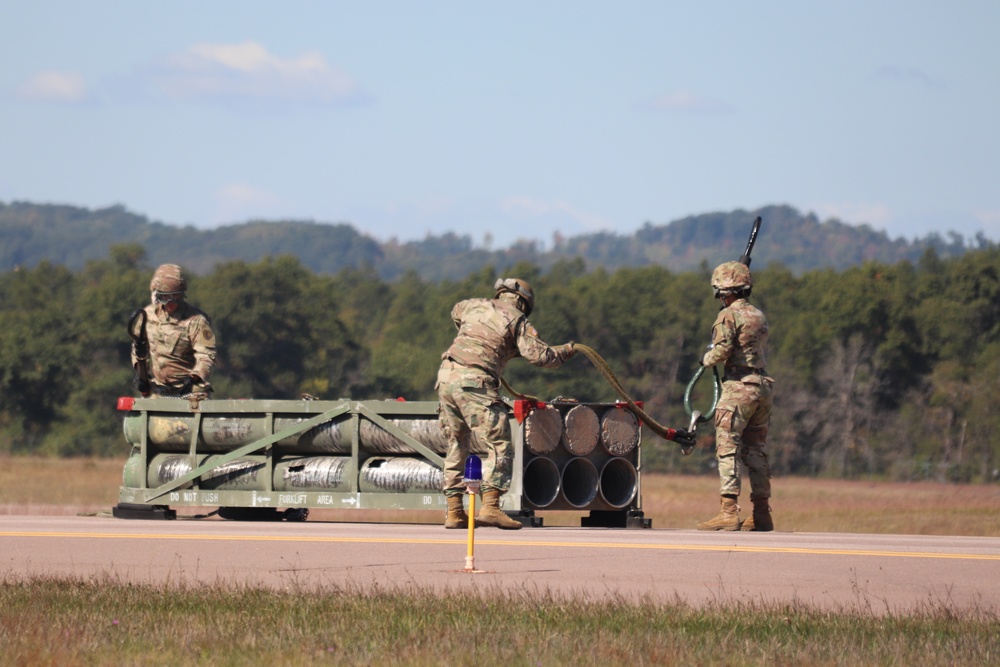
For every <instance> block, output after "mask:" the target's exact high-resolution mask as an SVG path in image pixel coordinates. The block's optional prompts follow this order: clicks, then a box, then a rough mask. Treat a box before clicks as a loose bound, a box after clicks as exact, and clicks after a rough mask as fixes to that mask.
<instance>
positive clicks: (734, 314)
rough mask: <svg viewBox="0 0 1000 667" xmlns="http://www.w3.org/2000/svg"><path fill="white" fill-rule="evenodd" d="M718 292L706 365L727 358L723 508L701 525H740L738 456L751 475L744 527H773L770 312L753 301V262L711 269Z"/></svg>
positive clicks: (718, 431)
mask: <svg viewBox="0 0 1000 667" xmlns="http://www.w3.org/2000/svg"><path fill="white" fill-rule="evenodd" d="M712 287H713V288H714V290H715V297H716V298H717V299H721V300H722V304H723V308H722V310H721V311H720V312H719V316H718V317H717V318H716V320H715V324H714V326H713V327H712V345H711V347H710V349H709V350H708V352H706V353H705V355H704V357H703V358H702V360H701V363H702V365H703V366H715V365H716V364H719V363H721V362H725V375H724V378H723V383H722V396H721V397H720V398H719V403H718V405H717V406H716V408H715V447H716V460H717V461H718V464H719V480H720V482H721V495H722V509H721V511H720V512H719V514H718V515H717V516H715V517H714V518H712V519H709V520H708V521H704V522H702V523H699V524H698V529H699V530H740V528H741V523H740V519H739V509H740V508H739V505H737V503H736V501H737V499H738V498H739V495H740V471H739V467H738V463H737V460H736V457H737V456H739V459H740V461H742V462H743V464H744V465H745V466H746V468H747V471H748V474H749V477H750V501H751V502H752V503H753V515H752V518H751V519H747V520H746V521H744V522H742V529H743V530H757V531H767V530H774V523H773V521H772V519H771V507H770V498H771V469H770V466H769V465H768V462H767V454H766V453H765V452H764V446H765V444H766V443H767V429H768V425H769V423H770V420H771V404H772V385H773V384H774V380H773V379H772V378H771V377H770V376H769V375H768V374H767V371H766V370H765V369H764V366H765V354H766V351H767V335H768V325H767V318H765V317H764V313H762V312H761V311H760V310H759V309H757V308H755V307H754V306H752V305H750V302H749V301H747V298H748V297H749V296H750V291H751V288H752V287H753V282H752V280H751V277H750V268H749V267H748V266H746V265H745V264H741V263H740V262H727V263H725V264H722V265H720V266H719V267H717V268H716V269H715V271H714V272H713V273H712Z"/></svg>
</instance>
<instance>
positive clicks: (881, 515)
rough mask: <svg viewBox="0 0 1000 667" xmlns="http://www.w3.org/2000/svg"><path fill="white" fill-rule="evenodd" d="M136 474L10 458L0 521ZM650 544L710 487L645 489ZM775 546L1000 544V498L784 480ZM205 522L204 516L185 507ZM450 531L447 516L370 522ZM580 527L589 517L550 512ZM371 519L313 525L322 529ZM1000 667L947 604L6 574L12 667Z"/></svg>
mask: <svg viewBox="0 0 1000 667" xmlns="http://www.w3.org/2000/svg"><path fill="white" fill-rule="evenodd" d="M123 464H124V461H123V460H90V459H87V460H79V459H38V458H18V457H6V458H2V459H0V514H7V515H11V514H18V515H24V514H79V513H94V512H100V511H106V510H108V509H109V508H110V507H112V506H113V505H114V504H115V503H116V502H117V494H118V486H119V485H120V483H121V472H122V466H123ZM642 482H643V488H642V494H643V509H644V511H645V513H646V516H647V517H649V518H651V519H652V521H653V526H654V528H668V529H669V528H685V529H689V528H692V527H693V525H694V524H695V523H696V522H697V521H699V520H701V519H703V518H707V517H708V516H711V515H712V514H713V513H714V512H715V511H716V508H717V503H718V500H717V496H716V493H717V489H716V480H715V479H714V478H713V477H710V476H706V477H680V476H664V475H646V476H644V477H643V480H642ZM774 490H775V498H774V502H773V505H774V511H775V520H776V524H777V528H778V530H782V531H810V532H811V531H836V532H870V533H897V534H906V533H909V534H925V535H988V536H998V535H1000V487H997V486H958V485H950V484H935V483H915V484H895V483H876V482H840V481H832V480H811V479H803V478H790V479H776V480H774ZM181 509H182V510H183V512H184V513H191V514H193V513H194V511H193V508H181ZM364 514H365V517H364V518H365V519H366V520H371V521H417V522H425V523H437V522H438V521H440V519H441V517H440V516H439V515H438V513H428V512H417V513H367V512H366V513H364ZM540 515H541V516H543V518H544V519H545V524H546V525H578V522H579V519H578V517H579V516H580V515H579V513H567V512H551V513H540ZM339 518H343V519H344V520H348V519H349V520H352V521H353V520H358V513H357V512H353V513H350V512H347V513H341V515H337V514H336V513H332V512H330V513H326V514H324V513H322V512H314V514H313V515H311V516H310V520H320V521H321V520H337V519H339ZM474 662H478V663H486V664H492V663H500V664H508V665H530V666H537V665H609V664H610V665H615V664H630V665H668V666H672V665H689V664H695V665H845V666H854V665H859V666H860V665H970V666H971V665H990V664H1000V619H998V618H997V616H996V614H995V613H994V612H992V611H980V610H973V611H967V610H957V609H953V608H950V607H948V606H947V603H941V604H940V605H938V606H932V605H930V604H928V606H926V607H924V608H920V609H915V610H910V611H908V612H906V613H905V614H899V615H892V614H888V615H887V614H884V613H879V614H874V613H871V612H867V611H864V610H863V609H862V610H858V609H845V610H839V611H836V610H835V611H818V610H816V609H814V608H810V607H806V606H804V605H795V604H792V605H778V604H775V605H767V604H763V603H740V602H732V601H727V602H717V603H712V604H709V605H707V606H702V607H693V606H690V605H688V604H687V603H685V602H682V601H677V602H671V603H662V602H653V601H649V602H642V603H638V604H637V603H634V602H630V601H625V600H622V601H611V602H606V601H600V602H595V601H591V600H587V599H577V600H567V599H565V598H558V599H557V598H554V597H550V596H549V595H547V594H544V593H530V594H529V593H522V592H511V591H495V590H494V591H485V592H480V593H478V594H475V595H473V594H468V593H460V592H456V593H453V594H445V595H441V594H437V595H436V594H432V593H427V592H424V591H421V590H418V589H413V590H407V589H406V588H405V587H404V588H398V587H393V586H392V585H383V586H381V587H380V586H377V585H369V586H367V587H356V588H347V589H345V588H339V587H329V588H327V589H323V590H314V589H310V590H309V591H305V590H301V591H300V590H294V588H293V589H292V590H283V591H275V590H267V589H263V588H255V587H252V586H243V585H239V584H236V585H232V584H229V585H221V584H220V585H218V586H215V587H209V588H194V587H188V586H185V585H184V584H180V585H170V586H169V587H167V586H163V587H156V586H148V585H136V584H132V583H128V582H124V581H120V580H117V579H116V578H115V577H114V575H113V574H107V575H104V576H101V577H97V578H94V579H89V580H85V581H80V580H68V579H61V578H55V577H46V576H45V575H44V574H42V575H39V576H36V577H33V578H31V579H21V578H18V577H15V576H13V575H11V574H9V573H5V572H3V571H2V570H0V664H2V665H25V666H28V665H31V666H34V665H208V664H211V665H248V664H261V665H265V664H267V665H271V664H278V665H317V664H330V665H370V664H378V665H459V664H469V663H474Z"/></svg>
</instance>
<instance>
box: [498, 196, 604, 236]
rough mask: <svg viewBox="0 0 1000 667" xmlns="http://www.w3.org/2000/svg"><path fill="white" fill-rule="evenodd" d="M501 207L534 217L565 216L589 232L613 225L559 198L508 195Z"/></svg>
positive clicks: (512, 212)
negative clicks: (539, 198)
mask: <svg viewBox="0 0 1000 667" xmlns="http://www.w3.org/2000/svg"><path fill="white" fill-rule="evenodd" d="M501 208H502V209H503V210H504V211H505V212H507V213H511V214H514V215H523V216H528V217H534V218H542V217H551V216H565V217H568V218H570V219H571V220H573V221H574V222H576V223H577V224H578V225H579V226H580V227H582V228H583V229H584V230H586V231H591V232H596V231H601V230H604V229H611V228H612V227H613V225H612V224H611V222H610V221H608V220H606V219H605V218H602V217H600V216H597V215H592V214H590V213H586V212H584V211H581V210H579V209H577V208H574V207H573V206H571V205H570V204H569V203H567V202H565V201H561V200H557V201H553V202H548V201H541V200H538V199H532V198H530V197H509V198H507V199H505V200H504V201H503V202H502V203H501Z"/></svg>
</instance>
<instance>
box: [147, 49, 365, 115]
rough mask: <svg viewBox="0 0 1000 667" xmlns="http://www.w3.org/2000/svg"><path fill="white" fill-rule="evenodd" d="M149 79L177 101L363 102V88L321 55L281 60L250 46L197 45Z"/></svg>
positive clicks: (168, 61)
mask: <svg viewBox="0 0 1000 667" xmlns="http://www.w3.org/2000/svg"><path fill="white" fill-rule="evenodd" d="M148 76H149V83H150V84H151V85H152V87H153V89H154V90H156V91H158V92H159V93H160V94H162V95H165V96H167V97H169V98H172V99H177V100H188V101H211V102H233V101H237V102H245V101H251V102H266V103H275V102H277V103H300V104H320V105H343V104H350V103H356V102H359V101H362V100H364V98H365V94H364V91H363V90H362V88H361V86H360V84H359V83H358V82H357V81H356V80H355V79H353V78H352V77H350V76H349V75H348V74H346V73H345V72H343V71H342V70H340V69H339V68H337V67H334V66H332V65H330V64H329V63H327V62H326V59H325V58H324V57H323V55H322V54H321V53H318V52H307V53H303V54H301V55H299V56H297V57H294V58H281V57H279V56H275V55H273V54H271V53H269V52H268V51H267V49H265V48H264V47H263V46H261V45H260V44H258V43H256V42H252V41H248V42H243V43H240V44H196V45H194V46H192V47H190V48H188V49H187V50H185V51H183V52H180V53H175V54H172V55H170V56H169V57H167V58H166V59H165V60H164V61H162V62H161V63H160V64H159V65H158V66H156V67H155V68H153V70H152V71H150V72H149V74H148Z"/></svg>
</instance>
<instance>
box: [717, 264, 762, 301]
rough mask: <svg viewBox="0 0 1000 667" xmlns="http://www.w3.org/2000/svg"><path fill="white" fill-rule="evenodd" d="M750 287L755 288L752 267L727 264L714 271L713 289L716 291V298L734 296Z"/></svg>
mask: <svg viewBox="0 0 1000 667" xmlns="http://www.w3.org/2000/svg"><path fill="white" fill-rule="evenodd" d="M750 287H753V280H752V279H751V278H750V267H749V266H747V265H746V264H743V263H742V262H726V263H725V264H720V265H719V266H717V267H715V271H712V289H714V290H715V296H719V295H720V294H732V293H734V292H738V291H740V289H741V288H750Z"/></svg>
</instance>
